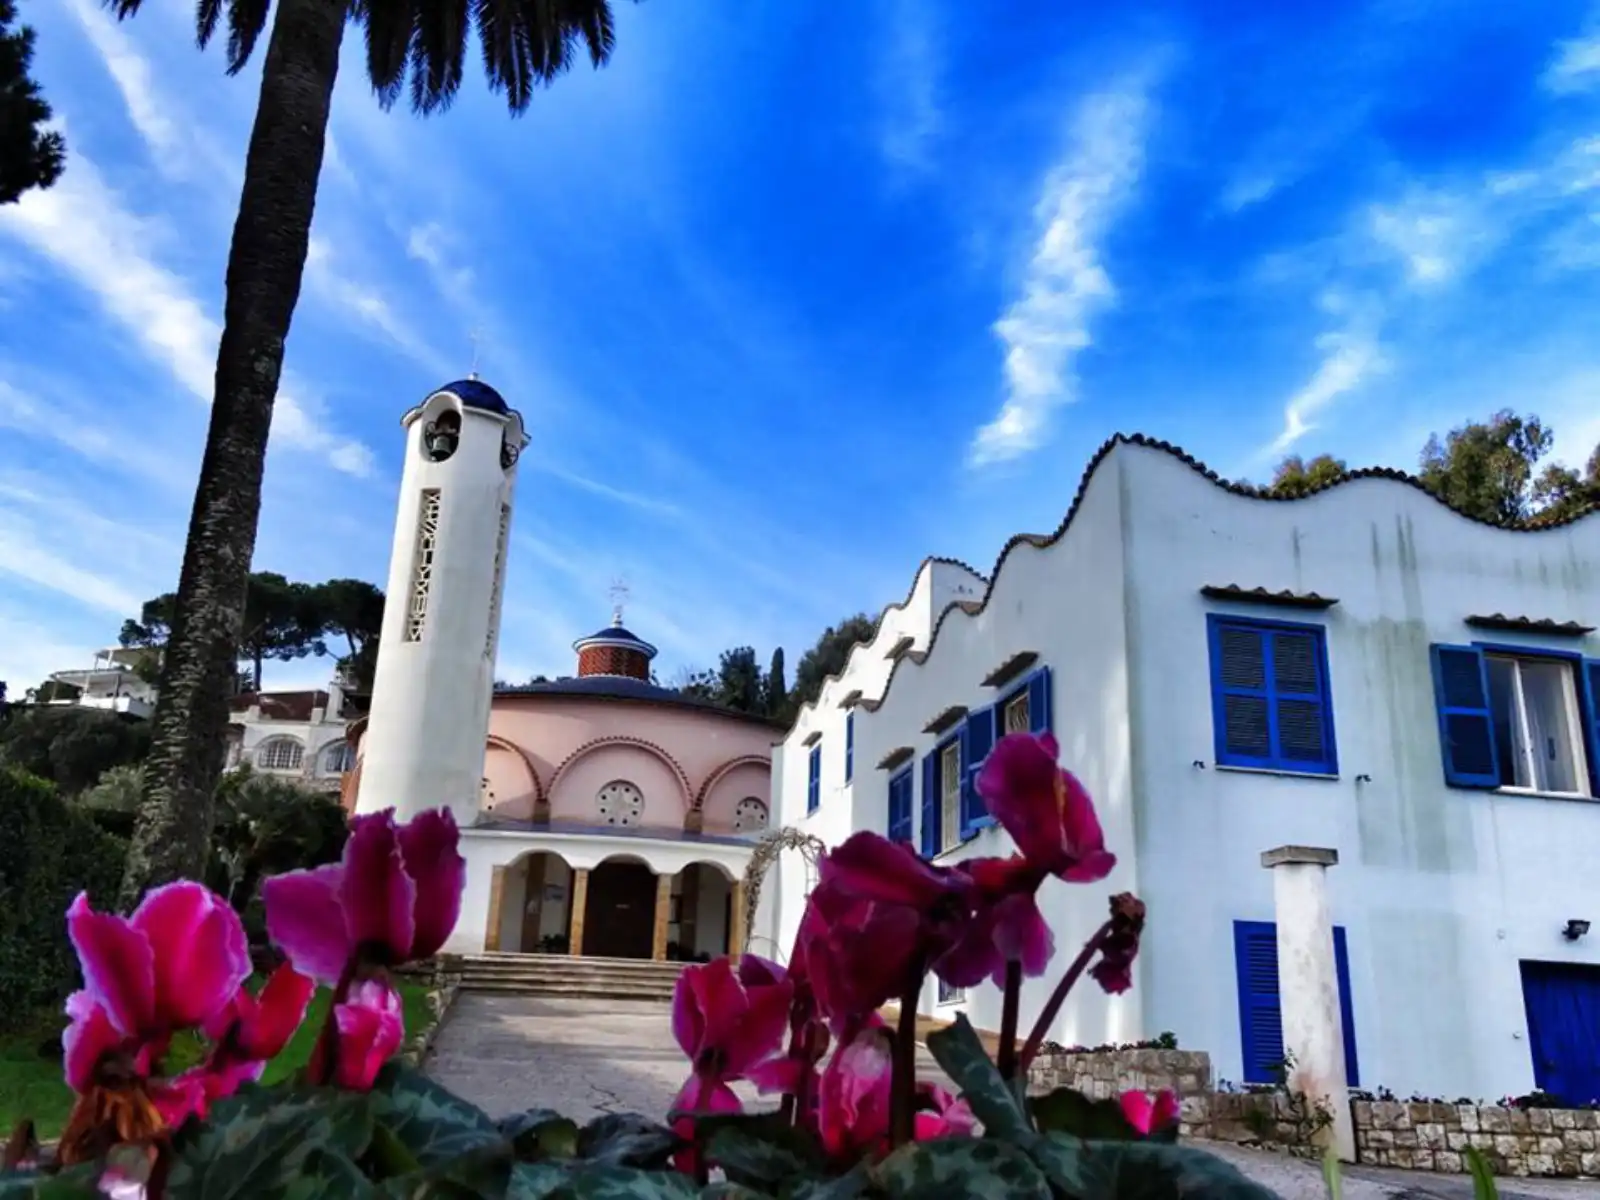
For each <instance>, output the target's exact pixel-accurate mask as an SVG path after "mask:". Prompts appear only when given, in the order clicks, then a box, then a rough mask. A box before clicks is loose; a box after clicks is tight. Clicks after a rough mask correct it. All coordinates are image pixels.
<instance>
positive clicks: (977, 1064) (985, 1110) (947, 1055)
mask: <svg viewBox="0 0 1600 1200" xmlns="http://www.w3.org/2000/svg"><path fill="white" fill-rule="evenodd" d="M928 1051H929V1053H931V1054H932V1055H933V1057H934V1058H935V1059H936V1060H937V1061H938V1063H939V1065H940V1066H941V1067H943V1068H944V1073H945V1074H946V1075H948V1076H949V1077H950V1079H951V1081H952V1082H954V1084H955V1085H956V1087H958V1088H959V1089H960V1090H961V1095H962V1098H963V1099H965V1100H966V1102H967V1104H968V1106H969V1107H970V1108H971V1109H972V1114H973V1116H975V1117H977V1118H978V1120H980V1121H982V1122H983V1128H984V1132H985V1133H987V1134H988V1135H989V1136H990V1137H998V1138H1008V1139H1011V1140H1013V1141H1014V1140H1016V1139H1018V1138H1021V1137H1022V1135H1023V1134H1025V1133H1027V1132H1029V1127H1028V1117H1027V1114H1026V1113H1025V1112H1024V1111H1023V1109H1022V1106H1021V1105H1020V1104H1018V1103H1017V1096H1016V1093H1015V1092H1014V1091H1012V1090H1011V1088H1010V1087H1008V1086H1007V1085H1006V1081H1005V1080H1004V1079H1002V1078H1000V1072H999V1070H998V1069H997V1068H996V1067H995V1065H994V1063H993V1062H992V1061H991V1060H990V1058H989V1052H988V1051H987V1050H985V1049H984V1048H983V1043H982V1042H981V1041H979V1040H978V1035H977V1034H976V1033H975V1032H973V1029H972V1024H971V1022H969V1021H968V1020H967V1018H966V1014H965V1013H957V1014H956V1019H955V1023H954V1024H952V1025H949V1026H946V1027H945V1028H944V1029H940V1030H937V1031H936V1032H934V1033H930V1034H929V1035H928Z"/></svg>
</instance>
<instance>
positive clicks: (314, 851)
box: [208, 767, 348, 911]
mask: <svg viewBox="0 0 1600 1200" xmlns="http://www.w3.org/2000/svg"><path fill="white" fill-rule="evenodd" d="M347 829H348V826H347V824H346V820H345V812H344V809H342V808H340V807H339V803H338V801H337V800H336V799H334V798H333V797H332V796H330V795H327V794H325V793H322V792H317V791H313V790H312V789H310V788H307V787H302V786H301V785H300V784H298V783H295V782H294V781H293V780H288V779H276V778H274V777H272V776H270V775H258V774H256V773H255V772H254V771H252V770H251V769H250V768H249V767H241V768H239V769H238V770H236V771H229V772H227V773H226V774H224V775H223V777H222V781H221V782H220V783H219V784H218V785H217V795H216V818H215V822H214V825H213V828H212V850H213V855H214V856H213V858H212V860H211V862H210V865H209V872H210V873H209V875H208V882H209V883H210V885H211V887H212V888H213V890H215V891H216V892H217V893H218V894H219V895H221V896H225V897H226V898H227V899H228V902H229V903H230V904H232V905H233V906H234V907H235V908H237V909H239V910H240V911H244V910H245V909H247V908H248V907H249V906H250V905H251V904H252V903H253V902H254V900H255V899H256V894H257V891H258V890H259V888H260V884H261V880H262V879H263V878H265V877H266V876H268V875H276V874H279V873H281V872H284V871H294V870H298V869H300V868H303V867H317V866H321V865H322V864H323V863H329V862H334V861H336V860H337V859H338V857H339V855H340V853H341V852H342V851H343V850H344V843H345V837H346V833H347Z"/></svg>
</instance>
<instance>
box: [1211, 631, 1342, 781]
mask: <svg viewBox="0 0 1600 1200" xmlns="http://www.w3.org/2000/svg"><path fill="white" fill-rule="evenodd" d="M1209 624H1210V634H1211V710H1212V724H1213V729H1214V733H1215V737H1216V756H1217V763H1218V764H1219V765H1221V766H1230V767H1255V768H1258V769H1261V770H1269V771H1292V772H1295V773H1297V774H1303V775H1337V774H1338V773H1339V762H1338V756H1337V754H1336V753H1335V750H1334V738H1333V701H1332V696H1331V694H1330V692H1329V688H1328V652H1327V643H1326V641H1325V640H1324V631H1323V629H1322V627H1321V626H1318V625H1291V624H1289V623H1287V622H1282V621H1251V620H1245V619H1242V618H1238V617H1222V616H1217V615H1215V614H1213V615H1212V616H1211V618H1210V622H1209Z"/></svg>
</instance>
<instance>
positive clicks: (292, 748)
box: [256, 737, 305, 771]
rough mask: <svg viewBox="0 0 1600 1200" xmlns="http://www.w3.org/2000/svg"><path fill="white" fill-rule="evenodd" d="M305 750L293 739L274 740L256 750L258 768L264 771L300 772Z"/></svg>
mask: <svg viewBox="0 0 1600 1200" xmlns="http://www.w3.org/2000/svg"><path fill="white" fill-rule="evenodd" d="M304 761H305V748H304V747H302V746H301V745H300V743H299V742H297V741H295V740H294V739H293V738H283V737H280V738H273V739H272V740H271V741H269V742H263V743H262V744H261V746H260V747H259V748H258V749H257V750H256V766H258V767H260V768H261V769H262V770H263V771H298V770H299V769H300V764H301V763H302V762H304Z"/></svg>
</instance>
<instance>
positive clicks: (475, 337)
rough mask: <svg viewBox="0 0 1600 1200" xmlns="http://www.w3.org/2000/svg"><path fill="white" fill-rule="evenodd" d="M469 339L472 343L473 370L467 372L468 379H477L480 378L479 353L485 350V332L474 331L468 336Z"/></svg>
mask: <svg viewBox="0 0 1600 1200" xmlns="http://www.w3.org/2000/svg"><path fill="white" fill-rule="evenodd" d="M467 338H468V340H469V341H471V342H472V370H471V371H469V372H467V378H468V379H476V378H477V377H478V352H479V351H480V350H481V349H482V348H483V331H482V330H481V329H474V330H473V331H472V332H471V333H469V334H467Z"/></svg>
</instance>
